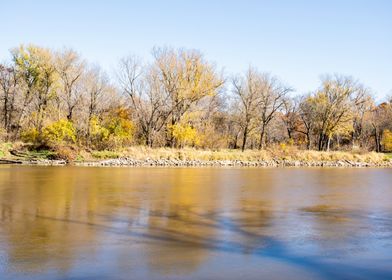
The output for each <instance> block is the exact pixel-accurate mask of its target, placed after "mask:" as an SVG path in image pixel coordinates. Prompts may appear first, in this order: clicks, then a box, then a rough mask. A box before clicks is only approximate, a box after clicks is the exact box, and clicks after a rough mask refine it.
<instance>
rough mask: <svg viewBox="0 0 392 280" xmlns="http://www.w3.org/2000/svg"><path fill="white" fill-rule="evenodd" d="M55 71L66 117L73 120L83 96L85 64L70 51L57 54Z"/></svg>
mask: <svg viewBox="0 0 392 280" xmlns="http://www.w3.org/2000/svg"><path fill="white" fill-rule="evenodd" d="M56 70H57V72H58V74H59V78H60V83H61V92H60V97H61V99H62V101H63V102H64V104H65V108H66V117H67V119H68V120H72V119H73V112H74V110H75V108H76V106H79V105H81V101H82V96H83V87H82V84H81V82H83V80H82V78H83V74H84V73H85V62H84V61H83V60H82V59H81V58H80V56H79V55H78V54H77V53H76V52H75V51H73V50H71V49H66V50H64V51H62V52H59V53H57V61H56Z"/></svg>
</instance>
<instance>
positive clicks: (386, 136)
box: [382, 129, 392, 152]
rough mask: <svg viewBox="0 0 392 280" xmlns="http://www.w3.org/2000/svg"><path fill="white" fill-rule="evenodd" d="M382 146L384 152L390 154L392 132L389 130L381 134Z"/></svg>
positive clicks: (391, 150)
mask: <svg viewBox="0 0 392 280" xmlns="http://www.w3.org/2000/svg"><path fill="white" fill-rule="evenodd" d="M382 145H383V147H384V151H385V152H392V132H391V131H390V130H389V129H386V130H384V132H383V134H382Z"/></svg>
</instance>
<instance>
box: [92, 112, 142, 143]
mask: <svg viewBox="0 0 392 280" xmlns="http://www.w3.org/2000/svg"><path fill="white" fill-rule="evenodd" d="M89 131H90V140H91V142H92V144H93V145H94V146H95V147H96V148H98V149H107V148H116V147H119V146H122V145H124V144H125V143H126V142H129V141H131V140H132V139H133V134H134V131H135V125H134V124H133V122H132V121H131V120H130V119H129V112H128V111H127V110H125V109H123V108H119V109H117V110H115V111H114V112H111V113H110V114H109V116H108V117H107V118H105V121H104V122H102V121H101V120H100V119H99V118H98V117H96V116H94V117H93V118H92V119H91V120H90V125H89Z"/></svg>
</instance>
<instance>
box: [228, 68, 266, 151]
mask: <svg viewBox="0 0 392 280" xmlns="http://www.w3.org/2000/svg"><path fill="white" fill-rule="evenodd" d="M232 83H233V88H234V89H233V91H234V94H235V95H236V96H237V97H238V98H237V99H236V100H238V101H239V102H238V105H239V115H240V122H239V123H240V126H241V128H242V146H241V150H242V151H244V150H245V147H246V142H247V139H248V135H249V133H250V132H251V131H252V130H253V129H254V128H255V127H254V123H255V119H256V111H257V106H258V105H259V104H260V100H259V98H260V91H261V89H260V86H261V84H260V76H259V73H258V72H257V70H256V69H254V68H251V67H249V69H248V71H247V73H246V75H245V77H241V76H237V77H235V78H234V79H233V81H232Z"/></svg>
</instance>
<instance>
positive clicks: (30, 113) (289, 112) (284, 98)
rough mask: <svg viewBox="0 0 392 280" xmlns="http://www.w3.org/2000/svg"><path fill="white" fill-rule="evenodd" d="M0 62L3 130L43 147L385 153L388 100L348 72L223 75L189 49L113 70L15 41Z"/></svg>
mask: <svg viewBox="0 0 392 280" xmlns="http://www.w3.org/2000/svg"><path fill="white" fill-rule="evenodd" d="M11 55H12V59H10V60H9V61H8V62H3V63H1V64H0V102H1V104H0V114H1V115H0V121H1V129H0V137H1V138H2V139H3V141H25V142H30V143H33V144H35V145H41V146H49V147H51V146H56V145H79V146H82V147H87V148H91V149H99V150H103V149H116V148H119V147H124V146H128V145H147V146H150V147H161V146H167V147H177V148H181V147H184V146H191V147H197V148H206V149H207V148H208V149H219V148H231V149H242V150H244V149H264V148H265V147H268V146H270V145H274V144H282V143H284V144H290V145H297V146H299V147H302V148H304V149H305V148H306V149H317V150H320V151H325V150H330V149H333V150H339V149H346V150H347V149H353V148H356V149H363V150H374V151H377V152H382V151H390V150H392V133H391V130H392V102H391V100H389V101H386V102H383V103H381V104H376V103H375V101H374V99H373V98H372V95H371V92H370V90H369V89H368V88H366V87H365V86H364V85H362V84H360V83H359V82H358V81H356V80H354V79H353V78H351V77H347V76H340V75H331V76H325V77H324V78H323V79H322V81H321V84H320V86H319V88H318V89H315V90H314V91H312V92H309V93H306V94H302V95H293V89H292V88H291V87H289V86H287V85H286V84H285V83H283V82H282V81H280V80H279V79H278V78H277V77H274V76H272V75H271V74H268V73H262V72H259V71H258V70H257V69H255V68H252V67H250V68H249V69H248V70H247V71H246V72H245V73H243V74H240V75H236V76H230V77H229V76H224V75H223V73H221V72H220V71H219V70H218V69H217V68H216V66H215V65H214V64H213V63H211V62H209V61H207V60H206V59H205V57H204V56H203V55H202V54H201V53H200V52H199V51H195V50H186V49H173V48H154V49H153V50H152V59H151V61H150V62H143V61H141V60H140V59H138V58H137V57H134V56H129V57H126V58H123V59H122V60H121V61H120V62H119V66H118V69H117V73H116V76H115V77H114V78H113V79H109V77H108V75H107V74H106V73H105V72H104V71H103V70H102V69H101V68H100V67H99V66H97V65H92V64H89V63H87V62H86V61H85V60H84V59H83V58H82V57H81V56H80V55H79V54H78V53H77V52H75V51H74V50H71V49H63V50H59V51H58V50H51V49H47V48H42V47H38V46H34V45H28V46H23V45H21V46H20V47H17V48H15V49H12V51H11Z"/></svg>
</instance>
